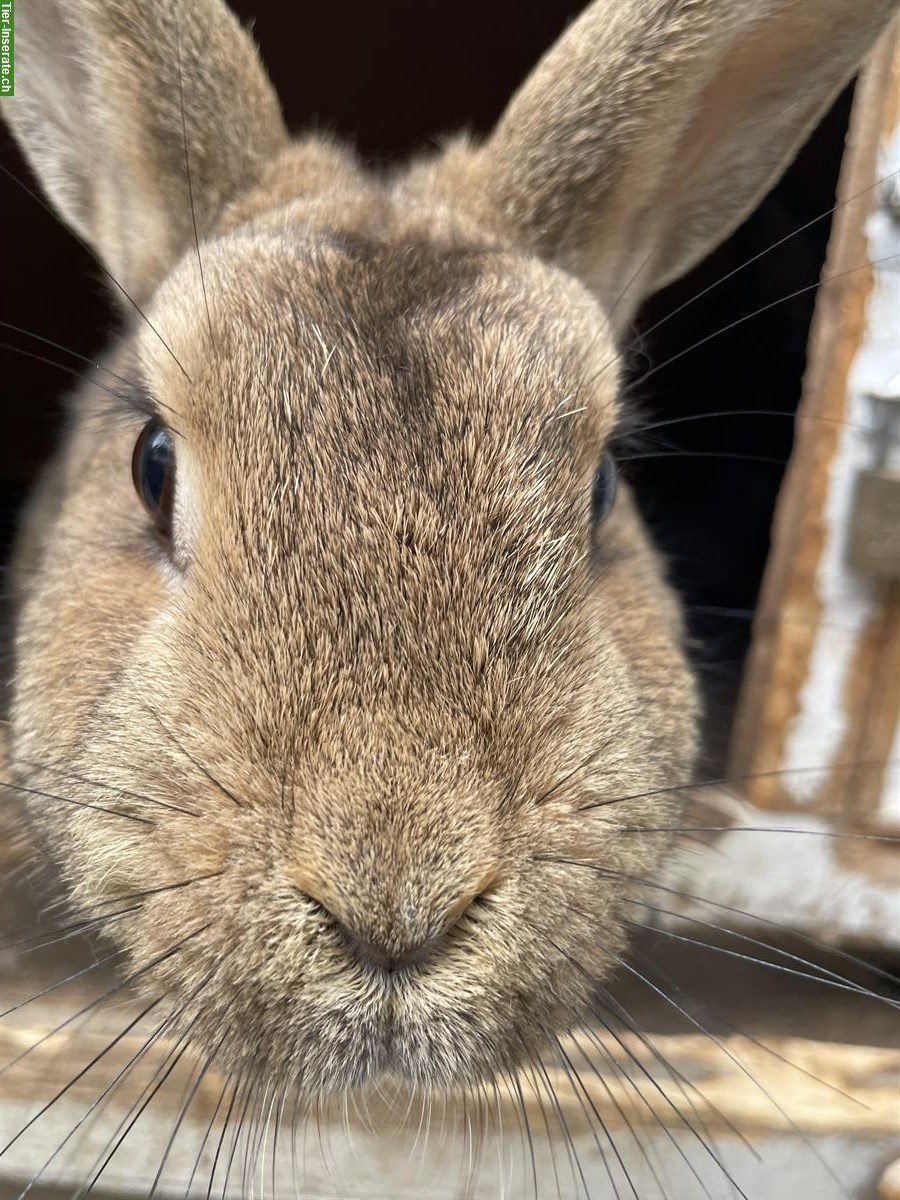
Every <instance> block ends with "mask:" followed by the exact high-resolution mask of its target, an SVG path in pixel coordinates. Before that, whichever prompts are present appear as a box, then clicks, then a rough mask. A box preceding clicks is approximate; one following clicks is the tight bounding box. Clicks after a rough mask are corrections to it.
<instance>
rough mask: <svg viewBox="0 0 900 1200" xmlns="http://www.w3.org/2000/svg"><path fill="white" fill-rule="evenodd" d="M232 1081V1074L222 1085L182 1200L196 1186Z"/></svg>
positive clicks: (186, 1197) (187, 1197) (184, 1199)
mask: <svg viewBox="0 0 900 1200" xmlns="http://www.w3.org/2000/svg"><path fill="white" fill-rule="evenodd" d="M231 1079H232V1077H231V1075H230V1074H229V1075H226V1076H225V1082H224V1083H223V1084H222V1090H221V1092H220V1093H219V1099H218V1100H217V1101H216V1106H215V1108H214V1109H213V1112H212V1116H211V1117H210V1118H209V1124H208V1125H207V1126H206V1132H205V1133H204V1134H203V1138H202V1140H201V1142H200V1148H199V1150H198V1151H197V1157H196V1158H195V1159H194V1165H193V1167H192V1168H191V1174H190V1177H189V1179H188V1181H187V1187H186V1188H185V1189H184V1196H183V1197H182V1200H189V1197H190V1194H191V1188H192V1187H193V1186H194V1178H195V1176H196V1174H197V1171H198V1170H199V1168H200V1160H201V1158H202V1157H203V1151H204V1150H205V1149H206V1146H207V1143H208V1142H209V1137H210V1134H211V1133H212V1130H213V1126H214V1125H215V1123H216V1117H218V1115H219V1110H220V1109H221V1107H222V1105H223V1104H224V1103H225V1097H226V1095H227V1094H228V1089H229V1087H230V1086H231Z"/></svg>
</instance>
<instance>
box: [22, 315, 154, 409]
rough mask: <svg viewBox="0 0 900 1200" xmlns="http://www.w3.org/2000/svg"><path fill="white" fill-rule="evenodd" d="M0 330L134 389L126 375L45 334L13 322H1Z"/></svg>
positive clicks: (132, 383) (60, 364) (28, 352)
mask: <svg viewBox="0 0 900 1200" xmlns="http://www.w3.org/2000/svg"><path fill="white" fill-rule="evenodd" d="M0 329H8V330H9V331H10V333H20V334H21V335H22V336H23V337H27V338H31V339H32V340H33V341H35V342H40V343H41V345H42V346H49V347H50V348H51V350H59V351H61V352H62V353H63V354H68V355H69V357H70V358H74V359H75V361H76V362H80V363H84V364H85V366H88V367H93V368H94V370H95V371H103V373H104V374H106V375H109V377H110V378H111V379H115V380H116V382H117V383H121V384H122V386H123V387H124V388H126V389H127V390H128V391H130V390H131V389H132V388H133V387H134V381H133V380H131V379H126V378H125V376H124V375H117V374H116V372H115V371H113V370H111V368H109V367H107V366H105V365H104V364H103V363H99V362H97V361H96V359H93V358H88V357H87V355H84V354H80V353H79V352H78V351H77V350H72V349H71V347H69V346H64V345H63V343H62V342H56V341H54V340H53V338H48V337H44V336H43V334H40V333H35V332H34V330H33V329H25V327H24V326H22V325H14V324H13V323H12V321H0ZM10 349H13V350H15V349H16V347H15V346H11V347H10ZM22 353H23V354H26V355H29V356H30V357H32V358H36V357H37V355H34V354H32V353H31V352H30V351H29V350H22ZM45 361H46V362H48V363H49V364H50V365H51V366H58V367H60V368H61V369H62V370H69V369H70V368H68V367H65V366H63V364H62V363H56V362H54V361H53V359H50V358H48V359H46V360H45ZM96 386H97V387H100V388H102V389H103V390H104V391H109V390H110V389H108V388H104V387H103V384H96ZM111 394H112V395H115V396H118V395H119V393H118V392H117V391H113V392H112V393H111Z"/></svg>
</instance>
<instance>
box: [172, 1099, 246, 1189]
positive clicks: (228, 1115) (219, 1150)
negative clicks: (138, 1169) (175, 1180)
mask: <svg viewBox="0 0 900 1200" xmlns="http://www.w3.org/2000/svg"><path fill="white" fill-rule="evenodd" d="M249 1087H250V1080H249V1077H248V1078H246V1079H239V1080H238V1081H237V1083H236V1084H235V1085H234V1091H233V1092H232V1093H231V1100H230V1101H229V1103H228V1109H227V1111H226V1113H225V1118H224V1120H223V1121H222V1132H221V1133H220V1134H219V1141H218V1144H217V1145H216V1153H215V1157H214V1158H213V1164H212V1167H211V1168H210V1173H209V1187H208V1188H207V1189H206V1200H211V1197H212V1190H213V1184H214V1183H215V1180H216V1171H217V1170H218V1167H219V1156H220V1155H221V1153H222V1147H223V1145H224V1144H225V1135H226V1133H227V1132H228V1126H229V1125H230V1124H231V1114H232V1112H233V1111H234V1106H235V1104H236V1103H237V1098H238V1096H239V1095H240V1094H241V1092H242V1091H244V1092H247V1091H249ZM211 1128H212V1122H210V1129H211ZM202 1153H203V1147H202V1146H201V1147H200V1154H202ZM199 1162H200V1155H199V1154H198V1156H197V1163H198V1164H199ZM196 1170H197V1165H196V1164H195V1166H194V1171H196ZM193 1179H194V1177H193V1175H191V1182H190V1183H188V1188H187V1191H186V1192H185V1194H184V1200H188V1195H189V1193H190V1190H191V1183H193Z"/></svg>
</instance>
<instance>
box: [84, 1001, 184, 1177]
mask: <svg viewBox="0 0 900 1200" xmlns="http://www.w3.org/2000/svg"><path fill="white" fill-rule="evenodd" d="M198 1020H199V1017H195V1018H194V1019H193V1021H191V1023H190V1024H189V1025H188V1027H187V1029H186V1030H185V1031H184V1033H183V1034H182V1035H181V1036H180V1037H179V1039H178V1041H177V1042H176V1043H175V1045H174V1046H173V1047H172V1048H171V1049H170V1050H169V1052H168V1054H167V1055H166V1057H165V1058H164V1059H163V1061H162V1062H161V1063H160V1065H159V1066H158V1067H157V1069H156V1071H155V1073H154V1075H153V1077H152V1078H151V1080H150V1083H149V1084H148V1085H147V1087H145V1088H144V1090H143V1091H142V1092H141V1094H140V1096H139V1097H138V1099H137V1100H136V1101H135V1102H134V1104H133V1105H132V1106H131V1108H130V1109H129V1110H128V1112H127V1113H126V1114H125V1117H124V1118H123V1120H122V1121H121V1123H120V1124H119V1126H118V1128H117V1129H116V1131H115V1132H114V1133H113V1135H112V1138H110V1142H108V1143H107V1146H106V1147H104V1149H103V1150H101V1152H100V1157H103V1155H104V1154H105V1155H106V1157H105V1158H103V1161H102V1162H101V1163H100V1166H99V1167H96V1168H92V1172H93V1173H92V1174H91V1175H90V1181H89V1182H88V1184H87V1187H85V1186H84V1185H82V1187H81V1189H80V1190H79V1192H78V1194H77V1197H76V1200H81V1197H82V1196H87V1195H89V1194H90V1193H91V1191H93V1188H94V1184H95V1183H97V1182H98V1181H99V1179H100V1176H101V1175H102V1174H103V1172H104V1171H105V1170H106V1168H107V1167H108V1166H109V1164H110V1162H111V1161H112V1159H113V1158H114V1156H115V1155H116V1153H117V1152H118V1150H119V1148H120V1147H121V1146H122V1144H123V1142H124V1141H125V1139H126V1138H127V1137H128V1135H129V1133H131V1131H132V1129H133V1128H134V1127H135V1125H136V1124H137V1122H138V1121H139V1120H140V1119H141V1117H142V1116H143V1114H144V1113H145V1112H146V1110H147V1108H148V1107H149V1106H150V1105H151V1104H152V1103H153V1100H154V1099H155V1097H156V1095H157V1093H158V1092H159V1090H160V1089H161V1088H162V1087H163V1085H164V1084H165V1083H166V1081H167V1080H168V1079H169V1077H170V1076H171V1074H172V1072H173V1071H174V1070H175V1068H176V1067H177V1066H178V1063H179V1062H180V1061H181V1059H182V1057H183V1056H184V1053H185V1051H186V1050H187V1048H188V1042H187V1038H188V1036H189V1035H190V1033H191V1031H192V1030H193V1028H194V1026H195V1025H196V1023H197V1021H198ZM166 1063H168V1064H169V1065H168V1066H166ZM163 1068H165V1070H163ZM148 1092H149V1095H148ZM135 1110H136V1111H135ZM123 1127H124V1128H123ZM110 1143H114V1144H113V1145H112V1146H111V1148H109V1149H108V1152H107V1148H108V1147H109V1146H110Z"/></svg>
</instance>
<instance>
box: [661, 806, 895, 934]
mask: <svg viewBox="0 0 900 1200" xmlns="http://www.w3.org/2000/svg"><path fill="white" fill-rule="evenodd" d="M745 811H746V813H747V820H746V822H745V823H746V825H747V826H748V827H749V828H748V829H747V830H746V831H744V832H741V829H740V825H737V826H736V827H735V828H734V829H733V830H731V831H729V832H728V833H725V834H722V836H721V837H720V838H719V840H718V841H717V842H716V843H715V845H713V846H710V847H709V848H707V849H705V850H697V849H696V848H692V847H689V846H688V847H685V848H684V849H680V850H678V851H677V852H676V853H675V855H674V856H673V858H672V860H671V862H670V863H669V866H668V868H667V870H666V871H665V874H664V879H663V882H664V883H665V884H666V886H668V887H672V888H676V889H681V890H684V891H686V892H689V893H691V894H692V895H693V896H697V897H703V898H707V897H708V898H709V900H710V901H711V902H712V903H711V904H703V903H697V902H696V901H692V900H689V899H687V898H684V897H682V898H680V899H679V898H677V897H670V896H667V897H666V899H665V901H664V907H666V908H669V909H671V910H672V911H673V912H676V913H678V914H681V915H682V916H688V917H695V918H697V919H699V920H705V921H712V922H713V923H715V924H725V925H728V926H731V927H733V928H738V927H741V926H744V927H748V928H749V927H755V928H759V926H760V925H761V924H765V923H766V922H768V921H771V922H772V923H774V924H775V925H777V926H779V928H781V927H784V922H785V919H786V917H785V914H789V916H788V917H787V920H788V922H789V925H790V927H791V928H792V929H799V930H802V931H803V932H805V933H810V934H812V935H814V936H816V937H819V938H821V939H822V940H824V941H829V942H832V941H835V942H839V941H861V942H866V943H872V942H873V941H875V942H877V943H878V944H879V945H881V946H897V947H900V890H898V888H897V884H896V881H895V880H890V879H885V880H883V881H880V882H879V881H878V880H877V879H875V878H873V877H871V876H869V875H868V874H863V873H861V872H860V871H858V870H856V869H851V868H849V867H847V866H845V865H844V864H843V863H842V862H841V861H840V860H839V857H838V854H837V851H838V847H839V846H840V839H839V838H834V837H829V836H827V834H828V830H829V828H830V826H829V825H828V822H827V821H824V820H822V819H821V818H819V817H813V816H808V815H806V814H805V813H796V812H790V813H768V812H767V813H765V814H764V815H763V814H761V813H760V812H758V811H754V810H751V809H749V807H748V808H746V809H745ZM763 816H764V819H763ZM760 826H765V827H766V828H767V829H770V830H771V832H756V830H757V829H758V828H759V827H760ZM792 831H796V832H792ZM822 835H824V836H822ZM650 902H651V903H660V901H659V900H658V898H654V897H651V898H650ZM716 904H722V905H729V906H730V907H731V908H734V909H743V910H744V911H745V912H746V913H747V914H748V917H747V918H742V917H741V916H740V915H739V914H737V913H733V912H723V911H722V910H721V909H717V908H716V907H715V906H716ZM749 914H752V916H750V915H749ZM649 915H650V916H651V917H652V916H653V914H652V913H651V914H649ZM657 919H659V918H658V917H657ZM667 923H669V924H671V918H667Z"/></svg>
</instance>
